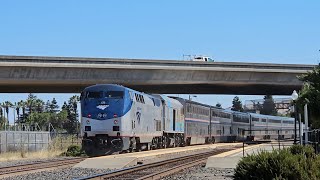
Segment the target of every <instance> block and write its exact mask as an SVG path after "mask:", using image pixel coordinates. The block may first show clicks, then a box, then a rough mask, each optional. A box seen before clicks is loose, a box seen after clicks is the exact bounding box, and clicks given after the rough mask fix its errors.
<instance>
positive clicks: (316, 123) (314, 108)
mask: <svg viewBox="0 0 320 180" xmlns="http://www.w3.org/2000/svg"><path fill="white" fill-rule="evenodd" d="M299 79H300V80H302V81H303V82H304V85H303V88H302V90H301V91H300V92H299V98H298V100H297V104H298V109H300V112H301V113H303V111H301V110H302V109H303V106H304V105H305V104H308V110H309V115H310V121H309V123H310V125H311V127H312V128H320V103H319V102H320V65H317V66H316V67H315V68H314V69H313V70H312V71H310V72H308V73H307V74H305V75H302V76H299Z"/></svg>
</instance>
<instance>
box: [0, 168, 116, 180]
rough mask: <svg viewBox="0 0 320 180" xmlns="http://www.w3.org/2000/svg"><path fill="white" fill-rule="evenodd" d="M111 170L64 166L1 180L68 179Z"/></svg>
mask: <svg viewBox="0 0 320 180" xmlns="http://www.w3.org/2000/svg"><path fill="white" fill-rule="evenodd" d="M109 171H111V170H107V169H88V168H64V169H56V170H52V171H42V172H36V173H29V174H25V175H19V176H13V177H8V178H3V179H2V180H25V179H32V180H44V179H45V180H57V179H59V180H69V179H78V178H81V177H86V176H92V175H95V174H100V173H106V172H109Z"/></svg>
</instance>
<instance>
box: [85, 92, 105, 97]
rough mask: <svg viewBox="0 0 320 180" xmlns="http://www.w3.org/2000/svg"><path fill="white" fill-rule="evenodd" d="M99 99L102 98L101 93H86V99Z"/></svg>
mask: <svg viewBox="0 0 320 180" xmlns="http://www.w3.org/2000/svg"><path fill="white" fill-rule="evenodd" d="M101 97H102V92H92V91H89V92H87V98H101Z"/></svg>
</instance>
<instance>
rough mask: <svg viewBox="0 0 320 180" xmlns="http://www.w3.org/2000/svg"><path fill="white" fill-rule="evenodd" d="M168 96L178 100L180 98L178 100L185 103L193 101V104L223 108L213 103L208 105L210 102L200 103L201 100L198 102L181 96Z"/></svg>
mask: <svg viewBox="0 0 320 180" xmlns="http://www.w3.org/2000/svg"><path fill="white" fill-rule="evenodd" d="M168 97H170V98H173V99H176V100H178V101H180V102H183V103H191V104H196V105H200V106H205V107H211V108H216V109H222V108H218V107H216V106H211V105H208V104H202V103H199V102H196V101H191V100H188V99H184V98H181V97H176V96H168Z"/></svg>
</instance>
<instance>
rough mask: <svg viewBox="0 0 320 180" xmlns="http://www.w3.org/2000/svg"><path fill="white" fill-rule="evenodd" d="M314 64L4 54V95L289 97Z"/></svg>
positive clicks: (0, 69)
mask: <svg viewBox="0 0 320 180" xmlns="http://www.w3.org/2000/svg"><path fill="white" fill-rule="evenodd" d="M313 67H314V65H297V64H265V63H238V62H213V63H212V62H211V63H206V62H192V61H176V60H148V59H114V58H78V57H42V56H0V92H2V93H4V92H6V93H8V92H11V93H22V92H24V93H25V92H35V93H41V92H43V93H79V92H81V90H82V89H83V88H84V87H86V86H89V85H92V84H98V83H115V84H121V85H124V86H128V87H131V88H133V89H136V90H140V91H143V92H149V93H170V94H176V93H179V94H184V93H185V94H189V93H190V94H252V95H265V94H273V95H289V94H291V93H292V91H293V90H294V89H296V90H298V89H300V88H301V86H302V82H300V81H299V80H298V79H297V75H301V74H303V73H306V72H307V71H309V70H312V69H313Z"/></svg>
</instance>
